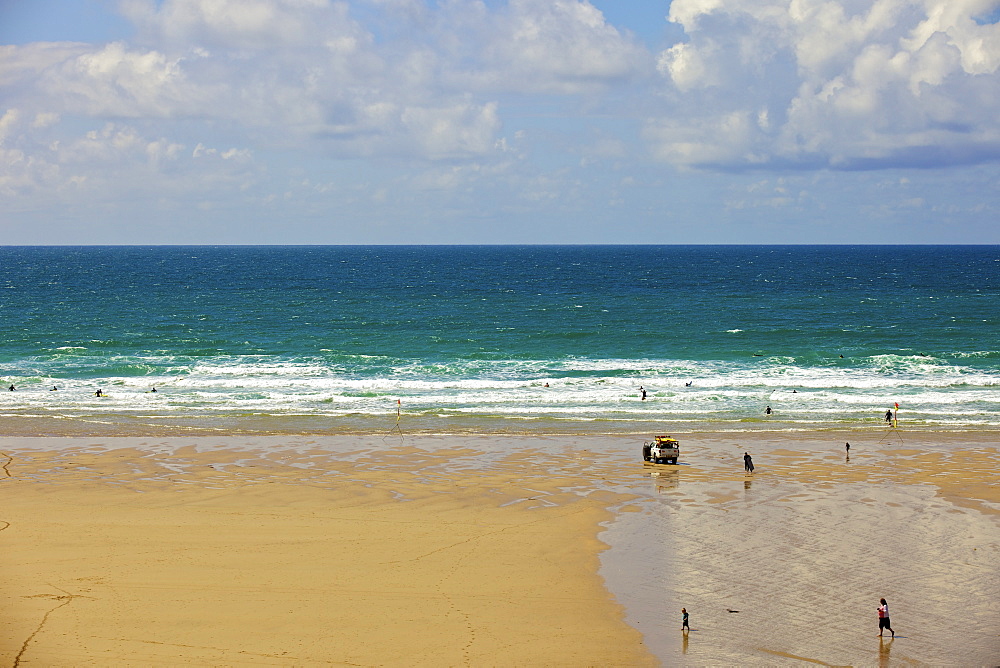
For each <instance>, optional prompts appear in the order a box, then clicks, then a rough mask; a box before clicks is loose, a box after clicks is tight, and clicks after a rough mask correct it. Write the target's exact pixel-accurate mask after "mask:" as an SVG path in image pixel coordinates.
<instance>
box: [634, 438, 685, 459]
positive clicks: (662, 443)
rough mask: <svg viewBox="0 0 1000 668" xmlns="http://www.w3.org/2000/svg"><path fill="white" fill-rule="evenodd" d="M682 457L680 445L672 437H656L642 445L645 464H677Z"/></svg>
mask: <svg viewBox="0 0 1000 668" xmlns="http://www.w3.org/2000/svg"><path fill="white" fill-rule="evenodd" d="M680 455H681V446H680V443H678V442H677V439H676V438H671V437H670V436H655V437H653V440H652V441H651V442H647V443H643V444H642V459H643V461H644V463H645V464H676V463H677V458H678V457H680Z"/></svg>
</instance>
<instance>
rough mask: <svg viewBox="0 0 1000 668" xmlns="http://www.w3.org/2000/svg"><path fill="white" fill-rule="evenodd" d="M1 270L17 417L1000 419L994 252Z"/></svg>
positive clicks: (31, 265)
mask: <svg viewBox="0 0 1000 668" xmlns="http://www.w3.org/2000/svg"><path fill="white" fill-rule="evenodd" d="M0 261H2V266H3V269H4V274H3V279H2V280H0V289H2V290H0V295H2V297H0V317H2V322H3V325H4V331H5V338H4V342H3V346H2V349H0V373H2V374H3V378H4V382H5V384H14V385H15V387H16V391H15V392H8V393H5V394H4V399H5V401H6V402H7V406H6V409H7V412H8V414H10V415H47V414H50V413H59V414H64V413H66V411H78V412H80V414H83V413H86V414H107V415H108V416H111V417H112V418H113V417H114V416H119V417H120V416H123V415H125V416H129V417H130V418H131V419H134V418H138V417H142V416H151V417H155V416H161V417H162V416H163V415H188V416H190V415H204V414H209V413H211V414H219V413H225V414H230V415H233V416H240V415H257V416H269V415H273V416H289V415H303V416H312V417H315V416H329V417H331V418H348V417H350V418H355V419H356V418H363V417H365V416H369V417H373V418H375V417H379V416H385V415H386V414H387V412H394V411H395V408H396V406H397V403H396V402H397V400H400V401H401V402H402V406H403V410H404V411H405V412H406V413H407V414H408V415H419V416H423V417H424V418H428V419H429V418H433V419H435V420H438V421H439V423H440V424H441V428H442V429H447V428H448V425H449V424H450V423H453V422H455V421H457V420H463V419H474V420H478V421H480V422H486V423H501V422H502V423H504V424H511V423H517V424H519V425H521V427H523V428H524V429H529V430H530V429H531V428H532V427H531V425H532V424H533V423H538V422H543V423H545V424H547V425H551V424H553V423H554V422H558V421H580V420H584V421H597V422H608V423H614V424H615V425H616V426H615V428H616V429H622V428H627V425H628V424H629V423H637V424H638V423H647V422H649V421H662V422H667V423H669V422H677V423H684V424H691V423H698V424H708V423H710V424H713V425H716V426H718V425H722V424H726V425H737V426H738V425H745V424H749V425H755V426H759V425H760V424H761V423H763V421H767V422H768V423H770V424H772V425H774V426H776V427H778V426H781V427H786V428H787V427H795V426H809V425H816V424H822V425H853V424H861V423H865V422H866V421H867V422H872V421H876V422H877V420H878V419H879V416H880V415H881V414H882V413H884V411H885V408H886V407H887V406H888V405H891V404H892V403H895V402H897V401H898V402H899V403H900V406H901V409H900V417H903V416H905V417H906V419H907V420H909V423H910V424H920V425H924V426H944V427H950V428H988V427H996V426H1000V418H998V415H997V409H998V408H1000V391H998V380H1000V341H998V337H997V334H996V332H997V330H998V320H1000V279H998V276H1000V248H998V247H996V246H978V247H968V246H961V247H959V246H938V247H888V246H878V247H873V246H860V247H840V246H837V247H831V246H822V247H801V246H796V247H776V246H767V247H741V246H714V247H695V246H681V247H677V246H557V247H550V246H541V247H539V246H527V247H510V246H486V247H435V246H430V247H427V246H420V247H151V248H146V247H74V248H66V247H44V248H19V247H8V248H0ZM688 383H690V386H688V385H687V384H688ZM546 384H547V385H548V386H547V387H546ZM640 385H642V386H643V387H644V388H645V389H646V390H647V392H648V395H647V400H646V401H645V402H643V401H640V400H639V394H638V392H639V386H640ZM53 386H56V387H59V391H58V392H50V390H51V388H52V387H53ZM152 387H156V388H157V393H155V394H153V393H150V392H149V390H150V389H151V388H152ZM97 388H102V389H103V391H104V392H106V393H107V394H108V395H109V396H108V397H102V398H97V397H95V396H94V395H93V392H94V391H95V390H96V389H97ZM767 405H770V406H772V410H773V413H772V415H771V416H764V415H763V410H764V408H765V406H767ZM622 425H626V426H625V427H622Z"/></svg>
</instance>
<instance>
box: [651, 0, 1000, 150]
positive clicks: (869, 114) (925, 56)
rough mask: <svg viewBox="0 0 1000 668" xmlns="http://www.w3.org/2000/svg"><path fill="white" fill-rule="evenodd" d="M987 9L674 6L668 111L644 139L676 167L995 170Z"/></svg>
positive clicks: (810, 0) (995, 44) (918, 0)
mask: <svg viewBox="0 0 1000 668" xmlns="http://www.w3.org/2000/svg"><path fill="white" fill-rule="evenodd" d="M994 7H995V2H994V0H875V1H874V2H854V1H852V0H674V2H673V3H672V4H671V9H670V14H669V20H670V21H672V22H674V23H676V24H678V25H679V26H680V27H682V28H683V29H684V32H685V36H686V39H685V40H684V41H683V42H681V43H679V44H676V45H674V46H672V47H670V48H669V49H666V50H664V51H663V52H661V53H660V54H659V57H658V59H657V69H658V71H659V72H660V74H661V75H662V76H663V77H664V79H665V80H666V81H667V82H668V83H669V85H670V87H669V90H672V91H673V95H672V96H671V98H670V99H671V108H670V109H669V110H668V112H666V113H663V114H662V115H661V116H660V117H654V118H652V119H650V121H649V123H648V124H647V127H646V136H647V137H648V138H649V139H650V140H651V142H652V143H653V146H654V149H653V150H654V152H655V154H656V155H657V156H659V157H660V158H661V159H663V160H667V161H670V162H674V163H677V164H682V165H690V166H702V167H718V168H724V169H741V168H748V167H761V166H772V167H775V166H777V167H789V166H791V167H799V168H816V167H823V168H828V167H834V168H845V169H858V168H878V167H893V166H918V167H919V166H930V165H946V164H963V163H974V162H981V161H986V160H996V159H997V158H1000V117H998V116H997V115H996V113H995V109H994V107H995V100H996V99H998V94H1000V75H998V72H997V70H998V67H1000V25H997V24H995V23H990V22H988V21H983V20H980V17H981V16H983V15H986V14H988V13H989V11H990V10H991V9H993V8H994Z"/></svg>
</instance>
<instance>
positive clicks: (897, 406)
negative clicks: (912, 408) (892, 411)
mask: <svg viewBox="0 0 1000 668" xmlns="http://www.w3.org/2000/svg"><path fill="white" fill-rule="evenodd" d="M896 410H897V411H898V410H899V402H898V401H897V402H896Z"/></svg>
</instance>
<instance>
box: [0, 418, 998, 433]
mask: <svg viewBox="0 0 1000 668" xmlns="http://www.w3.org/2000/svg"><path fill="white" fill-rule="evenodd" d="M893 431H896V432H898V433H901V434H907V433H913V434H918V435H921V434H940V435H944V436H949V435H955V436H969V435H976V434H979V435H995V436H996V437H997V438H998V439H1000V427H996V426H987V427H984V426H979V425H974V424H966V425H928V424H924V423H916V424H908V423H906V422H905V421H901V423H900V425H899V427H897V428H891V427H888V426H887V425H886V424H885V423H884V422H882V421H881V420H879V419H874V418H873V419H872V420H871V421H869V422H864V423H837V422H826V423H818V422H816V423H806V422H790V421H789V422H784V421H780V420H761V419H757V418H752V419H747V420H742V421H733V422H718V421H700V422H691V421H680V420H677V421H668V420H649V421H634V420H630V421H615V420H592V421H587V420H577V419H522V418H496V417H466V418H461V417H456V416H448V417H426V416H412V415H406V413H403V415H402V419H401V420H400V421H399V422H398V423H397V421H396V416H395V415H392V416H391V418H374V417H368V416H366V417H356V416H350V417H342V416H338V417H330V416H323V415H229V414H226V413H221V414H213V415H197V416H186V417H182V416H180V415H177V414H162V415H141V416H137V415H126V414H94V415H25V414H18V413H7V414H5V415H2V416H0V433H3V434H6V435H8V436H19V437H60V436H65V437H88V438H89V437H129V436H143V437H187V436H191V437H202V436H204V437H209V436H220V435H223V436H225V435H237V436H245V437H254V436H310V435H313V436H337V437H340V436H346V437H358V436H369V435H384V434H387V433H404V434H409V435H413V436H478V435H484V434H486V435H499V436H508V435H509V436H525V437H529V436H539V437H557V436H607V437H617V436H645V437H646V438H650V437H651V436H652V435H653V434H663V433H673V434H685V435H688V434H690V435H699V434H714V433H730V434H749V435H753V434H787V435H796V434H813V433H820V434H831V433H858V434H876V433H881V434H883V435H885V434H888V433H892V432H893Z"/></svg>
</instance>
